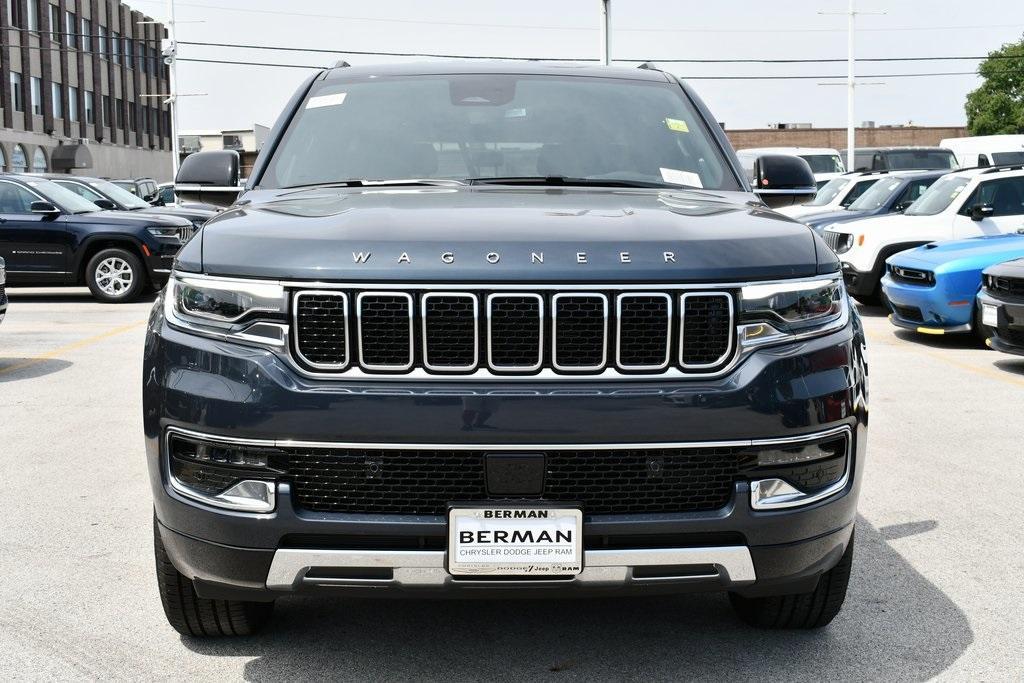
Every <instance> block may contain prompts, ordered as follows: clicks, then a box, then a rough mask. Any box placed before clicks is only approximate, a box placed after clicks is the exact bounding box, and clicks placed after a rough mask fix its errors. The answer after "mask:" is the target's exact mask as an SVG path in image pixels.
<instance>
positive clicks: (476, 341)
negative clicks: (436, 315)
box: [420, 292, 480, 372]
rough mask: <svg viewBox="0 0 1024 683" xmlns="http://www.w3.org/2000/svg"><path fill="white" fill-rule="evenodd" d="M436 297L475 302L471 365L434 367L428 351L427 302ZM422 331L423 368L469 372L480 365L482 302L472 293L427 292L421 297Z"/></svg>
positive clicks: (435, 370) (434, 370)
mask: <svg viewBox="0 0 1024 683" xmlns="http://www.w3.org/2000/svg"><path fill="white" fill-rule="evenodd" d="M435 297H457V298H461V299H470V300H471V301H472V302H473V362H472V363H471V364H469V365H434V364H433V363H431V362H430V356H429V353H428V351H427V341H428V340H427V302H428V301H429V300H430V299H432V298H435ZM420 325H421V327H420V330H421V331H422V335H421V336H422V338H423V367H424V368H426V369H427V370H431V371H433V372H468V371H472V370H475V369H476V368H477V366H479V365H480V300H479V298H478V297H477V295H476V294H472V293H470V292H427V293H426V294H423V295H422V296H421V297H420Z"/></svg>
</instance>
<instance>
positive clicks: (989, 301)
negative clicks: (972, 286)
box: [977, 291, 1024, 356]
mask: <svg viewBox="0 0 1024 683" xmlns="http://www.w3.org/2000/svg"><path fill="white" fill-rule="evenodd" d="M985 305H987V306H994V307H995V308H996V319H997V323H998V324H997V325H996V328H995V335H994V336H993V337H990V338H989V339H988V341H987V342H986V343H987V344H988V345H989V347H991V348H993V349H995V350H996V351H1002V352H1003V353H1011V354H1014V355H1018V356H1024V301H1020V300H1010V299H997V298H995V297H994V296H992V295H991V294H989V293H988V292H986V291H981V292H978V298H977V306H978V319H979V320H980V319H981V316H982V310H981V307H982V306H985Z"/></svg>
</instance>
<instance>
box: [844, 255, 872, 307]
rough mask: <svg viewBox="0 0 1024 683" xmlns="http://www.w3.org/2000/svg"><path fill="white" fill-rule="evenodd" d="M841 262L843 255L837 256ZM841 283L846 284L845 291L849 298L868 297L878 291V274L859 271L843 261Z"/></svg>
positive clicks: (869, 271) (870, 271)
mask: <svg viewBox="0 0 1024 683" xmlns="http://www.w3.org/2000/svg"><path fill="white" fill-rule="evenodd" d="M839 258H840V260H842V258H843V255H842V254H840V255H839ZM842 268H843V282H844V283H845V284H846V291H847V292H849V293H850V296H855V297H869V296H873V295H874V294H875V292H876V291H878V282H879V274H878V273H877V272H875V271H872V270H867V271H861V270H857V269H856V268H854V267H853V265H852V264H850V263H846V262H845V261H843V265H842Z"/></svg>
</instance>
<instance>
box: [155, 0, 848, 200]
mask: <svg viewBox="0 0 1024 683" xmlns="http://www.w3.org/2000/svg"><path fill="white" fill-rule="evenodd" d="M850 3H851V7H852V6H853V5H852V3H853V0H850ZM167 17H168V19H167V36H168V38H169V39H170V45H169V46H168V48H167V50H165V51H164V59H165V60H167V61H168V64H167V65H168V66H169V67H170V68H169V69H168V72H169V73H170V77H169V84H170V88H171V92H170V97H168V98H167V99H166V100H165V102H166V103H167V104H169V105H170V107H171V169H172V170H173V179H174V180H177V178H178V164H180V163H181V156H180V151H179V150H178V43H177V40H176V38H175V31H174V25H175V21H174V0H167Z"/></svg>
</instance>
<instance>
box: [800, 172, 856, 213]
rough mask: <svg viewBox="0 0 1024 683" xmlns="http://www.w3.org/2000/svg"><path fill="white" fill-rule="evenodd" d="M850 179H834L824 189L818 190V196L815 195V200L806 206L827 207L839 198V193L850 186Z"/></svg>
mask: <svg viewBox="0 0 1024 683" xmlns="http://www.w3.org/2000/svg"><path fill="white" fill-rule="evenodd" d="M850 182H852V181H851V179H850V178H833V179H832V180H830V181H828V183H826V184H825V186H824V187H823V188H821V189H820V190H818V194H816V195H814V199H812V200H811V201H809V202H807V203H806V204H805V205H804V206H825V205H826V204H828V203H829V202H831V201H832V200H833V199H835V198H836V197H838V196H839V193H840V192H842V191H843V188H845V187H846V186H847V185H849V184H850Z"/></svg>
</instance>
